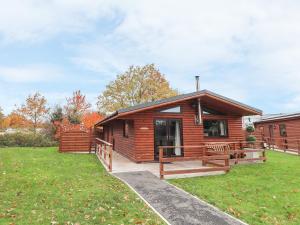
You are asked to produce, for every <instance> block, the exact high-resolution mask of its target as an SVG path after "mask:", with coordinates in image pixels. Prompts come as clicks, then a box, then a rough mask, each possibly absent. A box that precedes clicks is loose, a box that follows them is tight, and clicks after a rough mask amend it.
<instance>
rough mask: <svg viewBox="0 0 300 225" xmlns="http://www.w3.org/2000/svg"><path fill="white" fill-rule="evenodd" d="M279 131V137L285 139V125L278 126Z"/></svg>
mask: <svg viewBox="0 0 300 225" xmlns="http://www.w3.org/2000/svg"><path fill="white" fill-rule="evenodd" d="M279 130H280V136H281V137H286V136H287V133H286V127H285V124H280V125H279Z"/></svg>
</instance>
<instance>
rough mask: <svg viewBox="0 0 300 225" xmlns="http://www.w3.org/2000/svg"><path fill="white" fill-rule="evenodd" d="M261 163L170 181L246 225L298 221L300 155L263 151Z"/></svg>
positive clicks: (299, 210)
mask: <svg viewBox="0 0 300 225" xmlns="http://www.w3.org/2000/svg"><path fill="white" fill-rule="evenodd" d="M267 157H268V161H267V162H266V163H265V164H251V165H237V166H235V167H233V169H232V170H231V171H230V172H229V173H228V174H226V175H221V176H210V177H197V178H186V179H174V180H171V181H170V182H171V183H172V184H174V185H176V186H178V187H180V188H182V189H184V190H186V191H187V192H189V193H191V194H193V195H196V196H198V197H199V198H201V199H203V200H205V201H207V202H209V203H211V204H212V205H215V206H217V207H218V208H220V209H222V210H224V211H225V212H227V213H229V214H231V215H233V216H235V217H238V218H240V219H242V220H243V221H245V222H247V223H249V224H280V225H283V224H289V225H291V224H300V157H299V156H294V155H289V154H285V153H280V152H271V151H268V152H267Z"/></svg>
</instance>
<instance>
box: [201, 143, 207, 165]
mask: <svg viewBox="0 0 300 225" xmlns="http://www.w3.org/2000/svg"><path fill="white" fill-rule="evenodd" d="M202 149H203V151H202V152H203V156H204V158H205V156H206V151H207V147H206V146H205V147H204V148H202ZM206 164H207V161H206V160H205V159H203V160H202V166H206Z"/></svg>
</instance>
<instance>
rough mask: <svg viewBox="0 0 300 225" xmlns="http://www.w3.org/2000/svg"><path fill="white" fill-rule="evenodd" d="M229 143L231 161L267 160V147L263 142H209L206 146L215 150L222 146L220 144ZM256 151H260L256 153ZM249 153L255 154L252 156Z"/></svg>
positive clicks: (235, 162)
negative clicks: (264, 146)
mask: <svg viewBox="0 0 300 225" xmlns="http://www.w3.org/2000/svg"><path fill="white" fill-rule="evenodd" d="M222 145H225V146H226V145H227V146H228V149H229V154H230V161H231V162H234V164H238V163H239V162H240V161H263V162H265V161H266V160H267V157H266V149H265V148H263V144H262V143H261V142H248V141H237V142H208V143H206V146H207V147H208V148H212V149H214V150H215V151H216V150H218V148H220V147H219V146H222ZM255 153H258V155H256V154H255ZM247 154H248V155H249V154H253V155H252V157H249V156H247Z"/></svg>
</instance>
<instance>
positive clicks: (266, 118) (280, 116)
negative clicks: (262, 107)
mask: <svg viewBox="0 0 300 225" xmlns="http://www.w3.org/2000/svg"><path fill="white" fill-rule="evenodd" d="M298 117H300V112H296V113H281V114H275V115H263V116H262V117H261V119H260V120H258V121H256V122H254V123H263V122H270V121H275V120H283V119H284V120H286V119H294V118H298Z"/></svg>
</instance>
